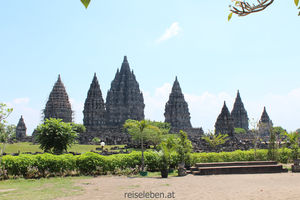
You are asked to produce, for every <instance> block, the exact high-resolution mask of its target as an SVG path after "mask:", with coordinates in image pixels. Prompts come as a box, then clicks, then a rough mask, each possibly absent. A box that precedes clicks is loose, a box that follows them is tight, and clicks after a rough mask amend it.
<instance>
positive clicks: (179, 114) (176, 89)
mask: <svg viewBox="0 0 300 200" xmlns="http://www.w3.org/2000/svg"><path fill="white" fill-rule="evenodd" d="M164 115H165V122H168V123H170V124H171V127H172V128H174V129H188V128H192V125H191V121H190V119H191V117H190V112H189V108H188V104H187V102H186V101H185V99H184V95H183V94H182V91H181V88H180V85H179V82H178V79H177V76H176V78H175V81H174V83H173V87H172V91H171V94H170V96H169V100H168V102H167V103H166V106H165V113H164Z"/></svg>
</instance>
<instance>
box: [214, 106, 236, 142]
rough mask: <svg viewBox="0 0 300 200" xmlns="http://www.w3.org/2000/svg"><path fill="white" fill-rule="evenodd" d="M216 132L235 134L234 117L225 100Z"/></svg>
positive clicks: (216, 125)
mask: <svg viewBox="0 0 300 200" xmlns="http://www.w3.org/2000/svg"><path fill="white" fill-rule="evenodd" d="M215 133H216V134H228V135H229V136H231V137H232V136H234V126H233V119H232V118H231V115H230V113H229V110H228V108H227V106H226V102H225V101H224V105H223V108H222V111H221V113H220V115H219V116H218V118H217V121H216V123H215Z"/></svg>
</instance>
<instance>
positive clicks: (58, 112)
mask: <svg viewBox="0 0 300 200" xmlns="http://www.w3.org/2000/svg"><path fill="white" fill-rule="evenodd" d="M50 118H60V119H62V120H63V121H64V122H72V109H71V104H70V102H69V97H68V94H67V92H66V89H65V86H64V84H63V82H62V81H61V78H60V75H58V79H57V81H56V83H55V84H54V86H53V89H52V91H51V93H50V95H49V98H48V101H47V104H46V107H45V109H44V119H50Z"/></svg>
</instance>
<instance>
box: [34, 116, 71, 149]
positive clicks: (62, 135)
mask: <svg viewBox="0 0 300 200" xmlns="http://www.w3.org/2000/svg"><path fill="white" fill-rule="evenodd" d="M36 130H37V134H36V140H37V142H38V143H40V148H41V149H43V150H44V151H45V152H51V153H55V154H61V153H63V152H64V151H67V149H68V147H70V146H71V145H72V144H74V143H75V141H76V138H77V132H76V131H75V130H74V128H73V127H72V124H71V123H65V122H63V121H62V119H55V118H50V119H46V121H45V122H44V124H41V125H39V126H38V127H37V129H36Z"/></svg>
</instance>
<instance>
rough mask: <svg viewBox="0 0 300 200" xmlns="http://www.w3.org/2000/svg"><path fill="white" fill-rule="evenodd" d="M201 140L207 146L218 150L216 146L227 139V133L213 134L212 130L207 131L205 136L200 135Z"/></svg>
mask: <svg viewBox="0 0 300 200" xmlns="http://www.w3.org/2000/svg"><path fill="white" fill-rule="evenodd" d="M201 138H202V139H203V140H205V141H206V142H207V143H208V144H209V146H210V147H211V148H212V149H214V150H215V151H218V146H219V145H222V144H224V143H225V142H226V141H227V140H228V135H227V134H225V135H224V134H218V135H216V134H213V133H212V132H209V133H208V135H207V136H202V137H201Z"/></svg>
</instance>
